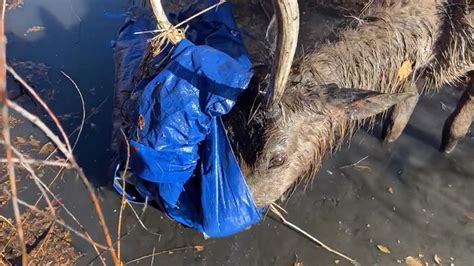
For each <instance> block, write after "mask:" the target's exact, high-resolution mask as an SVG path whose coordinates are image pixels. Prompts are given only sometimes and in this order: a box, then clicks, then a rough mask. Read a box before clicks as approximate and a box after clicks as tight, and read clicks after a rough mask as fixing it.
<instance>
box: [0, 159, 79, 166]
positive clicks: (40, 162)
mask: <svg viewBox="0 0 474 266" xmlns="http://www.w3.org/2000/svg"><path fill="white" fill-rule="evenodd" d="M12 161H13V162H14V163H17V164H19V163H21V160H20V159H18V158H12ZM23 162H25V163H27V164H31V165H46V166H54V167H64V168H71V164H69V163H65V162H62V161H43V160H35V159H26V158H25V159H23ZM0 163H8V160H7V159H4V158H0Z"/></svg>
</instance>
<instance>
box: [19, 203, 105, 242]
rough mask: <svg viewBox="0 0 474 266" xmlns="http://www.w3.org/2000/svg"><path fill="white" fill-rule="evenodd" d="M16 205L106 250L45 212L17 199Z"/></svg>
mask: <svg viewBox="0 0 474 266" xmlns="http://www.w3.org/2000/svg"><path fill="white" fill-rule="evenodd" d="M18 203H19V204H21V205H23V206H25V207H27V208H29V209H30V210H32V211H34V212H36V213H39V214H41V215H43V216H44V217H46V218H48V219H49V220H51V221H54V222H56V223H57V224H59V225H61V226H63V227H64V228H66V229H67V230H69V231H71V232H73V233H74V234H76V235H77V236H78V237H80V238H82V239H84V240H86V241H87V242H89V243H90V244H91V245H93V246H96V247H99V248H101V249H108V247H106V246H104V245H101V244H99V243H97V242H95V241H93V240H92V241H91V240H90V239H89V238H88V237H87V236H85V235H84V234H82V233H80V232H78V231H77V230H75V229H74V228H72V227H71V226H69V225H67V224H66V223H64V222H63V221H61V220H59V219H57V218H54V217H50V216H48V215H47V213H46V212H44V211H41V210H39V209H38V208H36V207H35V206H33V205H31V204H28V203H26V202H24V201H23V200H21V199H18Z"/></svg>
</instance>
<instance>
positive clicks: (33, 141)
mask: <svg viewBox="0 0 474 266" xmlns="http://www.w3.org/2000/svg"><path fill="white" fill-rule="evenodd" d="M28 143H29V144H30V145H31V146H33V147H37V148H39V146H40V141H39V140H37V139H35V137H33V136H30V141H28Z"/></svg>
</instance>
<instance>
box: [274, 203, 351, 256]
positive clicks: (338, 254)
mask: <svg viewBox="0 0 474 266" xmlns="http://www.w3.org/2000/svg"><path fill="white" fill-rule="evenodd" d="M270 210H271V211H272V212H273V213H274V214H275V215H276V216H277V217H278V218H279V220H280V221H281V222H282V223H283V224H284V225H286V226H288V227H289V228H291V229H293V230H295V231H296V232H298V233H300V234H302V235H304V236H305V237H307V238H309V239H310V240H311V241H313V242H315V243H316V244H318V245H320V246H321V247H323V248H324V249H326V250H327V251H329V252H331V253H333V254H335V255H337V256H339V257H341V258H344V259H346V260H348V261H349V262H350V263H352V264H353V265H360V264H359V263H358V262H357V261H356V260H354V259H351V258H350V257H348V256H346V255H344V254H342V253H341V252H339V251H337V250H335V249H332V248H330V247H329V246H327V245H326V244H324V243H323V242H321V241H320V240H318V239H317V238H315V237H314V236H312V235H310V234H308V233H307V232H306V231H304V230H303V229H301V228H299V227H298V226H296V225H294V224H293V223H291V222H289V221H288V220H286V219H285V217H283V215H282V214H281V213H280V212H279V211H278V209H277V208H276V207H275V206H274V204H272V205H271V206H270Z"/></svg>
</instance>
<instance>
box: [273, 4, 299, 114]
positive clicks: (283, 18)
mask: <svg viewBox="0 0 474 266" xmlns="http://www.w3.org/2000/svg"><path fill="white" fill-rule="evenodd" d="M273 3H274V7H275V15H276V18H277V25H278V35H277V45H276V51H275V58H274V61H273V66H272V76H271V81H270V84H269V88H268V89H267V95H266V96H265V97H266V103H267V105H269V107H271V106H273V105H275V104H278V103H279V102H280V99H281V97H282V96H283V93H284V92H285V88H286V84H287V82H288V76H289V75H290V71H291V66H292V64H293V59H294V57H295V52H296V47H297V44H298V34H299V27H300V18H299V9H298V1H297V0H273Z"/></svg>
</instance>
